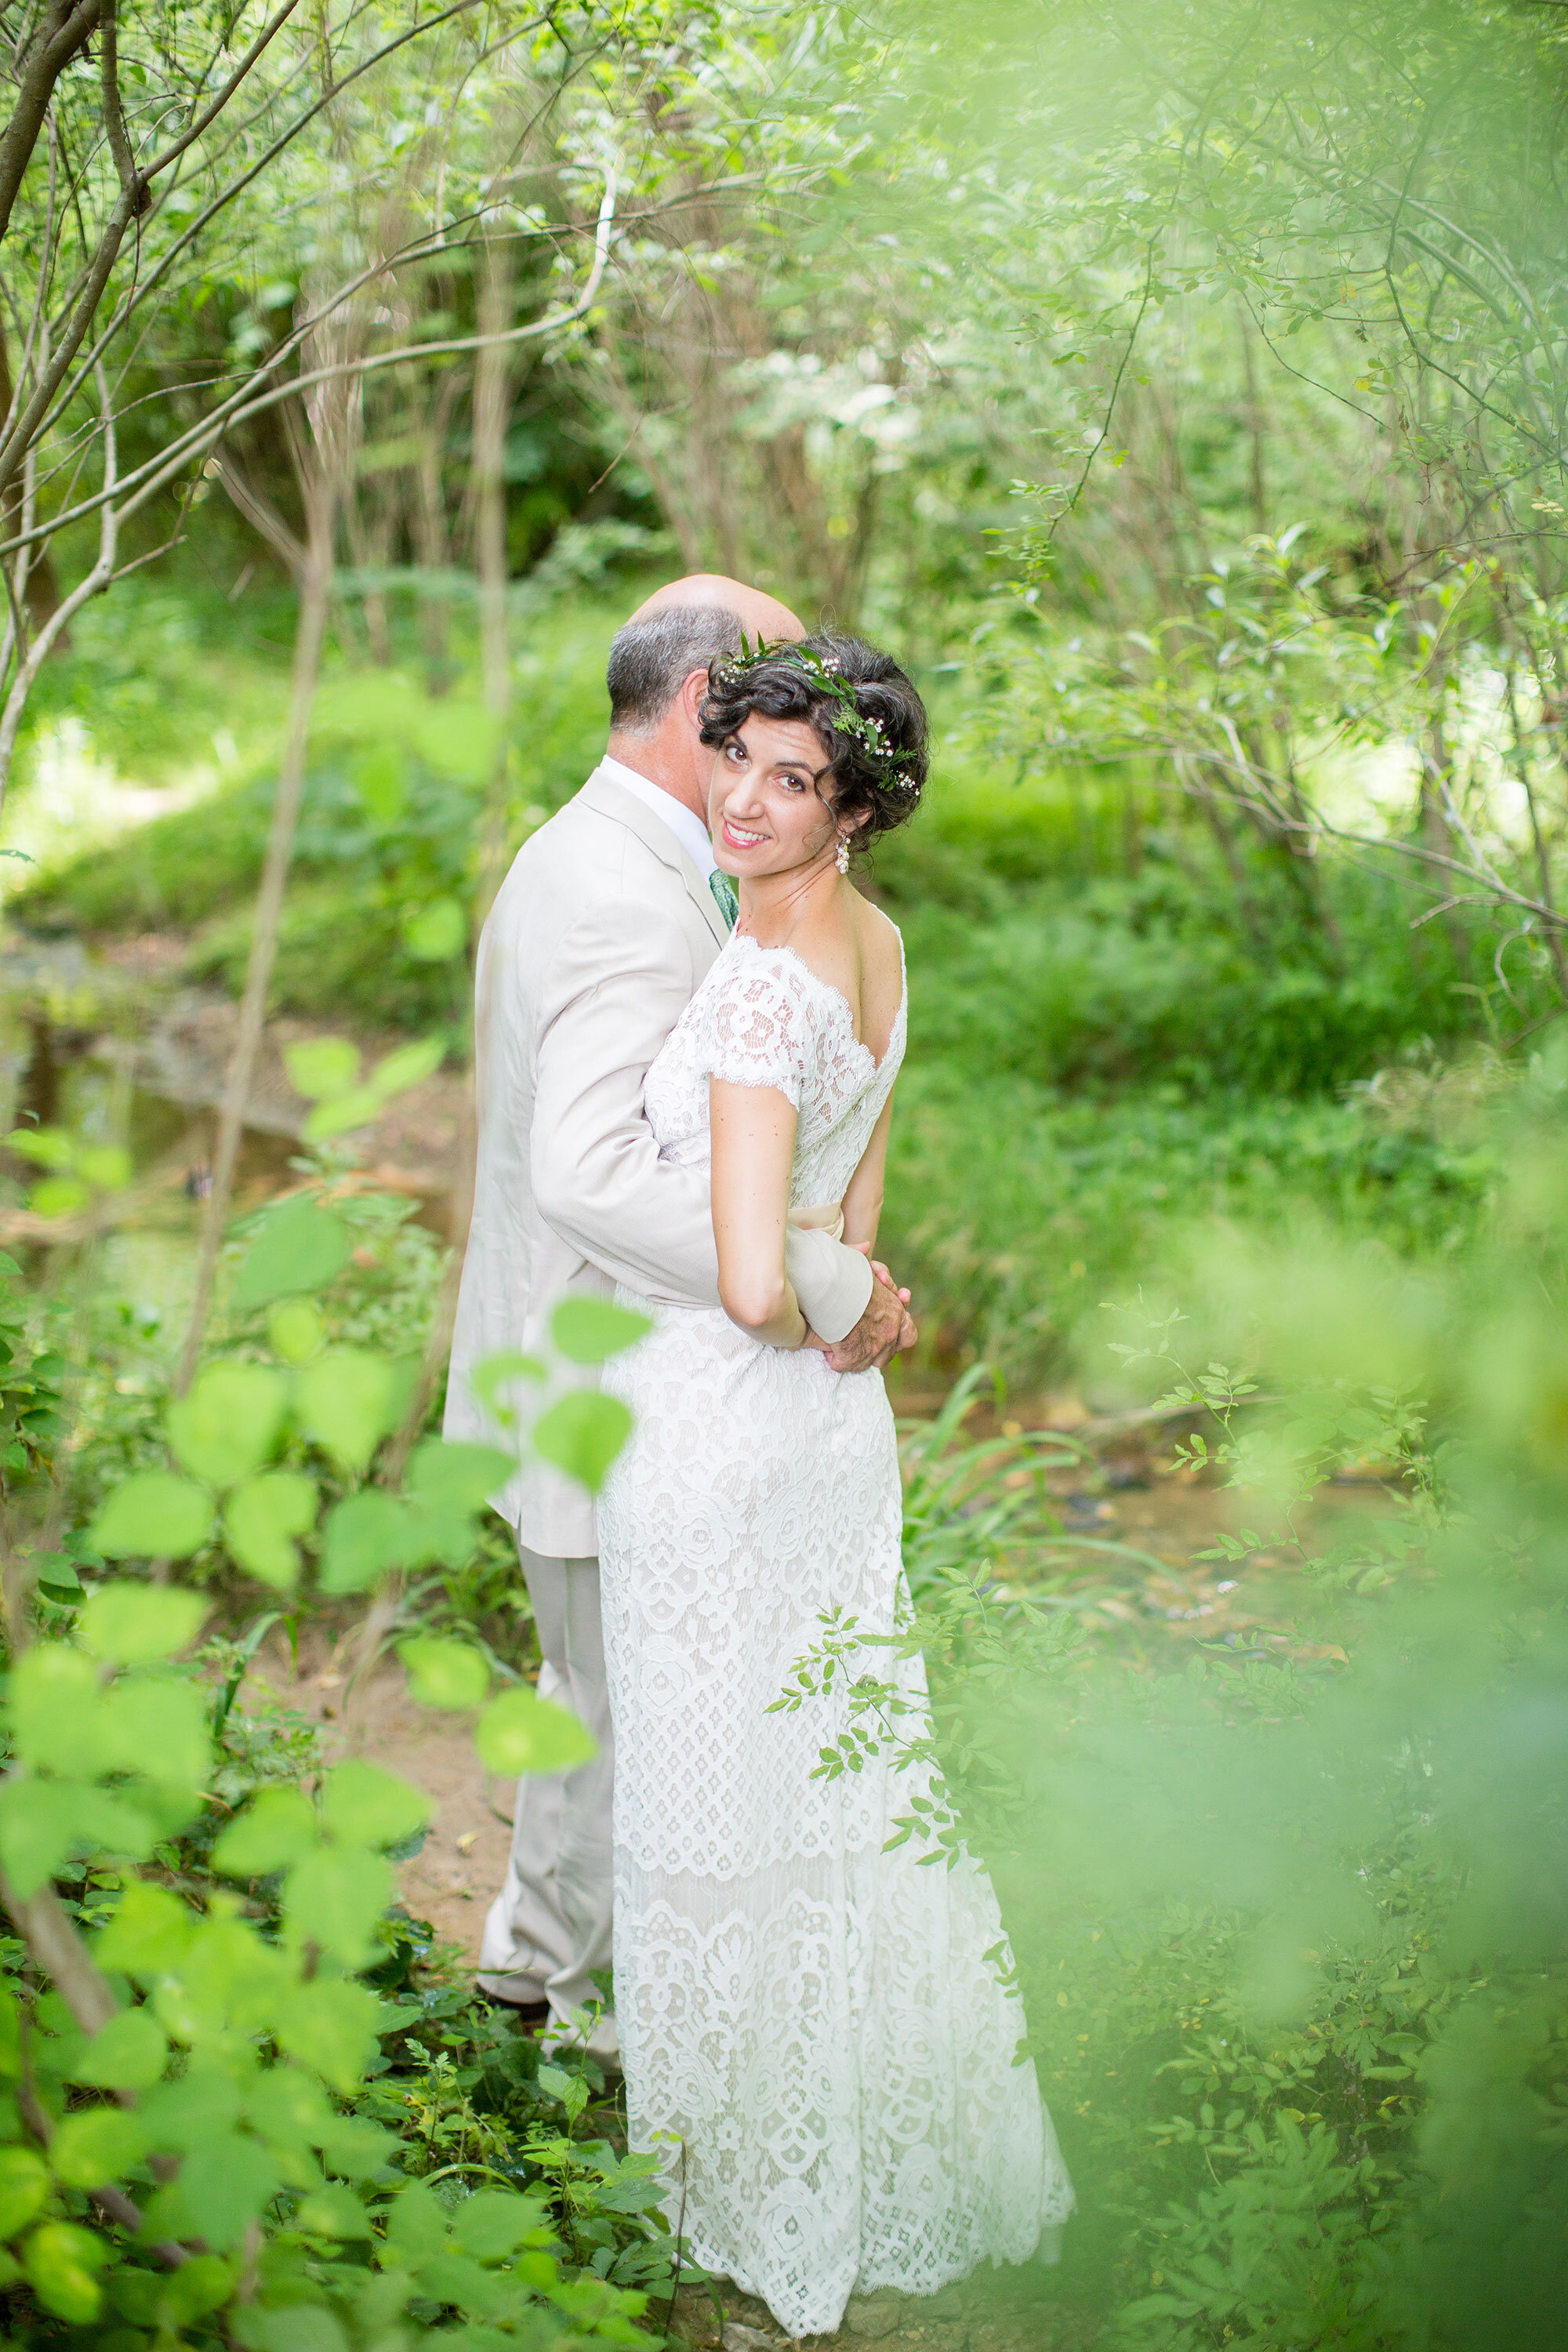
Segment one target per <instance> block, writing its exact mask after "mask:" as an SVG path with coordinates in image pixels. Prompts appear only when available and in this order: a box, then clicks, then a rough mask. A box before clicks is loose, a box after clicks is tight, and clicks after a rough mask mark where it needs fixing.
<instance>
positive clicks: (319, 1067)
mask: <svg viewBox="0 0 1568 2352" xmlns="http://www.w3.org/2000/svg"><path fill="white" fill-rule="evenodd" d="M283 1066H284V1068H285V1069H286V1070H287V1071H288V1073H289V1085H290V1086H291V1087H293V1089H294V1091H295V1093H296V1094H300V1095H306V1096H308V1097H310V1101H311V1102H332V1101H334V1100H335V1099H336V1097H338V1096H339V1095H346V1094H347V1093H348V1092H349V1090H350V1088H351V1087H355V1086H357V1085H358V1084H359V1066H360V1052H359V1047H358V1046H357V1045H351V1044H350V1042H349V1040H348V1039H347V1038H346V1037H301V1038H300V1041H299V1043H298V1044H297V1045H285V1046H284V1048H283Z"/></svg>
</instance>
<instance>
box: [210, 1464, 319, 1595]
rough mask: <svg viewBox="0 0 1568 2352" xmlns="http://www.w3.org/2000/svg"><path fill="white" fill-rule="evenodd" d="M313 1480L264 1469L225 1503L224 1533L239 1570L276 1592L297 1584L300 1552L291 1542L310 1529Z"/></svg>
mask: <svg viewBox="0 0 1568 2352" xmlns="http://www.w3.org/2000/svg"><path fill="white" fill-rule="evenodd" d="M316 1502H317V1496H316V1486H315V1481H314V1480H313V1479H310V1478H306V1477H304V1476H302V1475H301V1474H300V1472H299V1471H298V1470H268V1471H264V1472H263V1473H262V1475H261V1476H260V1477H258V1478H247V1480H246V1481H245V1483H244V1485H243V1486H237V1487H236V1488H235V1490H234V1492H233V1494H232V1495H231V1496H229V1498H228V1507H227V1509H226V1511H225V1513H224V1520H223V1525H224V1534H225V1536H226V1538H227V1541H228V1548H229V1550H230V1551H231V1552H232V1553H233V1555H234V1557H235V1559H237V1561H238V1563H239V1565H240V1567H241V1568H243V1569H246V1570H248V1572H249V1573H250V1575H252V1576H254V1577H257V1578H258V1579H259V1580H260V1581H261V1582H262V1583H263V1584H269V1585H271V1586H272V1588H273V1590H274V1591H278V1592H288V1591H291V1590H292V1588H293V1586H294V1585H295V1584H296V1582H297V1581H298V1580H299V1575H300V1548H299V1546H298V1544H296V1543H295V1542H294V1540H293V1538H295V1537H296V1536H302V1535H308V1534H309V1533H310V1529H311V1528H313V1527H314V1526H315V1524H316Z"/></svg>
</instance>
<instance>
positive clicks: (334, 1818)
mask: <svg viewBox="0 0 1568 2352" xmlns="http://www.w3.org/2000/svg"><path fill="white" fill-rule="evenodd" d="M321 1811H322V1814H323V1816H324V1818H325V1821H326V1824H327V1827H328V1829H329V1830H330V1831H331V1833H332V1835H333V1836H334V1837H335V1838H341V1839H342V1841H343V1843H345V1844H348V1845H396V1844H398V1843H399V1842H400V1841H401V1840H402V1839H404V1838H405V1837H411V1836H412V1835H413V1833H414V1832H415V1831H416V1830H417V1829H422V1828H423V1827H424V1825H425V1823H426V1822H427V1821H428V1820H429V1818H430V1800H429V1798H428V1797H427V1796H426V1794H425V1791H424V1790H423V1789H416V1787H415V1786H414V1783H413V1782H412V1781H411V1780H400V1779H399V1778H398V1776H397V1774H396V1773H395V1772H384V1771H383V1770H382V1769H381V1768H380V1766H379V1765H375V1764H366V1763H363V1762H362V1761H361V1759H359V1758H358V1757H351V1758H350V1759H349V1760H348V1762H347V1763H346V1764H338V1765H335V1766H334V1767H333V1769H332V1770H331V1771H330V1772H329V1773H328V1775H327V1780H326V1786H325V1788H324V1790H322V1794H321Z"/></svg>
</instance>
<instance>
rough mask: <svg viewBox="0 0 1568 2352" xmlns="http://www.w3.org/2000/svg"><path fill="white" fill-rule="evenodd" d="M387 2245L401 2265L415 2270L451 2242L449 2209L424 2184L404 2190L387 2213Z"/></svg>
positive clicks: (416, 2184) (416, 2183)
mask: <svg viewBox="0 0 1568 2352" xmlns="http://www.w3.org/2000/svg"><path fill="white" fill-rule="evenodd" d="M386 2242H387V2244H388V2245H389V2246H390V2247H391V2248H392V2250H393V2252H395V2254H396V2256H397V2258H398V2260H399V2262H402V2263H407V2264H408V2265H409V2266H410V2267H413V2266H414V2265H415V2264H416V2263H423V2262H427V2261H428V2260H429V2258H430V2256H431V2255H432V2254H438V2253H439V2252H440V2251H441V2249H442V2247H443V2246H444V2245H445V2244H446V2242H447V2209H446V2207H445V2206H444V2205H443V2204H442V2203H441V2201H440V2200H439V2198H438V2197H437V2194H436V2192H435V2190H434V2189H426V2186H425V2184H424V2182H423V2181H421V2180H415V2181H411V2182H410V2183H409V2185H408V2187H407V2188H406V2189H399V2190H398V2192H397V2195H396V2196H395V2199H394V2200H393V2202H392V2204H391V2206H390V2207H389V2209H388V2210H387V2216H386Z"/></svg>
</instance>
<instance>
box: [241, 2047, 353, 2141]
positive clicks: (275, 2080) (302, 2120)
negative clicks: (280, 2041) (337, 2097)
mask: <svg viewBox="0 0 1568 2352" xmlns="http://www.w3.org/2000/svg"><path fill="white" fill-rule="evenodd" d="M245 2109H246V2115H247V2118H248V2120H249V2122H250V2124H251V2126H252V2127H253V2128H254V2129H255V2130H256V2131H258V2132H259V2133H260V2135H261V2137H262V2138H263V2139H265V2140H270V2141H272V2142H273V2143H274V2144H275V2145H276V2146H278V2147H299V2148H305V2147H320V2145H321V2141H322V2139H323V2138H324V2137H326V2136H327V2135H328V2134H329V2133H330V2132H331V2129H332V2126H333V2124H334V2122H335V2121H336V2120H337V2119H336V2117H335V2116H334V2115H333V2112H332V2109H331V2105H329V2103H328V2100H327V2095H326V2093H325V2092H324V2091H323V2090H322V2088H321V2084H319V2083H318V2082H315V2081H314V2080H313V2079H312V2078H311V2076H310V2075H309V2074H303V2073H302V2072H301V2071H300V2068H299V2067H298V2066H269V2067H268V2069H267V2071H266V2073H265V2074H258V2075H257V2076H256V2078H255V2080H254V2081H253V2082H252V2083H251V2084H249V2085H248V2087H247V2091H246V2095H245Z"/></svg>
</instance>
